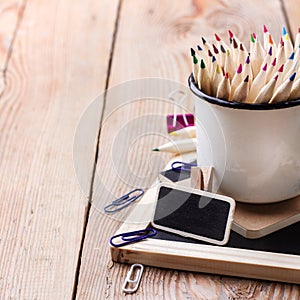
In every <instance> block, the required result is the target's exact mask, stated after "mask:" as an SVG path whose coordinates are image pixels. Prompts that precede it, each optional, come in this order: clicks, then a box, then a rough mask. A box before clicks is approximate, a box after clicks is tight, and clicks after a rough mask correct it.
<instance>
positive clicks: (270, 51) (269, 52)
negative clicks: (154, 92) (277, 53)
mask: <svg viewBox="0 0 300 300" xmlns="http://www.w3.org/2000/svg"><path fill="white" fill-rule="evenodd" d="M272 49H273V48H272V46H271V47H270V49H269V51H268V55H270V56H272Z"/></svg>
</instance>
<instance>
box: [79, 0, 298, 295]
mask: <svg viewBox="0 0 300 300" xmlns="http://www.w3.org/2000/svg"><path fill="white" fill-rule="evenodd" d="M266 11H268V14H266V13H265V12H266ZM263 24H266V25H267V26H268V28H269V30H270V31H272V33H273V32H274V37H275V38H277V39H278V38H279V35H280V32H281V27H282V24H285V20H284V15H283V13H282V10H281V4H280V2H279V1H272V2H268V1H265V2H261V1H259V0H256V1H251V2H249V3H247V4H245V3H244V2H243V3H242V2H241V1H138V0H128V1H125V0H124V1H122V6H121V11H120V18H119V22H118V30H117V34H116V44H115V49H114V52H113V61H112V73H111V76H110V78H109V80H110V86H115V85H117V84H120V83H123V82H124V81H128V80H133V79H137V78H143V77H149V76H150V77H151V76H152V77H161V78H169V79H172V80H176V81H179V82H182V83H184V84H186V81H187V77H188V74H189V73H190V72H191V65H190V57H189V48H190V47H191V46H196V44H197V43H198V40H199V39H200V37H201V36H210V37H211V39H212V38H213V34H214V33H215V32H218V33H220V34H221V35H222V36H227V33H226V31H227V29H229V28H231V29H232V30H233V31H234V32H235V33H236V34H237V35H238V36H239V37H240V39H244V38H245V39H246V38H247V39H248V36H249V32H252V31H255V32H259V31H260V32H261V30H262V25H263ZM113 94H114V93H113V92H112V95H113ZM116 94H118V93H116ZM123 94H124V95H126V93H125V92H124V93H123ZM123 101H124V99H122V97H113V96H110V95H108V97H107V100H106V109H105V119H104V124H103V125H102V127H101V136H100V146H99V158H98V165H97V173H98V177H99V181H97V180H96V181H95V185H94V195H93V201H94V204H93V206H92V209H91V214H90V217H89V220H88V226H87V231H86V239H85V243H84V249H83V256H82V263H81V270H80V278H79V285H78V293H77V298H78V299H99V298H104V297H105V298H107V299H123V298H124V294H122V292H121V285H122V283H123V281H124V279H125V276H126V274H127V271H128V269H129V267H128V266H126V265H119V264H112V263H111V261H110V257H109V256H108V253H109V246H108V240H109V237H110V236H111V235H112V234H113V233H114V232H115V231H116V230H117V228H118V227H119V226H120V224H121V222H122V221H123V220H124V218H125V217H126V213H125V212H124V213H121V215H118V216H106V215H104V214H103V213H102V211H101V210H102V209H103V205H104V203H109V202H111V201H112V200H113V199H115V198H116V197H117V196H120V195H122V194H124V193H125V192H128V190H129V189H130V188H131V189H132V188H133V185H134V184H138V183H139V181H138V180H136V181H135V180H134V178H132V174H133V173H137V174H140V175H141V174H143V172H144V171H145V170H146V171H148V172H149V167H153V165H155V166H158V165H159V164H158V163H157V162H156V160H157V159H158V158H157V157H155V158H151V155H153V154H151V151H149V150H150V149H151V148H152V147H153V146H154V145H155V146H156V144H157V143H158V142H159V143H163V142H165V135H164V136H163V135H159V134H160V133H163V130H164V127H163V123H161V124H160V126H159V127H156V128H155V130H157V131H156V132H157V133H158V134H157V135H152V136H147V138H144V139H142V138H141V137H140V132H141V128H142V129H145V130H146V125H145V124H146V123H145V122H143V121H144V119H143V118H141V120H142V121H141V122H140V123H139V122H137V124H136V125H134V127H133V128H131V127H130V126H129V125H130V124H131V121H132V120H137V119H138V118H139V116H143V115H145V114H146V115H147V114H148V113H149V112H153V113H154V114H157V113H158V112H159V113H160V114H166V113H169V112H170V109H171V107H170V106H168V105H167V104H166V103H163V104H161V103H158V102H155V101H153V102H152V106H151V105H150V104H146V103H145V101H140V99H138V100H137V101H136V99H134V101H133V100H132V101H130V102H129V103H128V102H126V101H125V103H126V104H125V105H124V102H123ZM122 104H123V106H122ZM149 105H150V106H149ZM168 110H169V111H168ZM120 118H121V120H120ZM124 124H125V125H124ZM126 128H127V129H128V128H130V130H129V129H128V130H127V131H126ZM120 132H121V133H122V134H120ZM119 134H120V135H119ZM116 137H119V138H122V137H124V138H125V137H128V138H129V140H130V141H131V140H134V137H136V139H137V141H138V142H136V143H135V144H134V143H133V147H135V146H136V145H138V147H137V148H136V149H139V151H138V152H135V151H133V152H132V153H131V154H130V151H128V150H127V149H126V151H125V152H124V150H123V148H122V145H124V144H122V143H120V145H119V146H120V147H119V148H118V150H119V152H120V157H122V155H123V162H124V161H126V160H129V161H130V164H129V165H130V167H131V169H128V166H127V167H126V166H124V165H122V160H121V159H120V158H119V157H117V158H118V159H117V160H116V161H114V159H115V157H114V155H115V154H114V153H115V152H114V150H113V149H115V148H114V144H116V143H117V142H116V140H117V141H118V139H117V138H116ZM112 153H113V155H112ZM111 155H112V157H111ZM166 158H167V157H165V156H162V157H161V161H162V162H163V161H165V160H166ZM153 161H154V162H153ZM155 162H156V163H155ZM144 166H147V167H146V168H145V167H144ZM150 169H151V168H150ZM128 170H129V172H127V176H125V175H126V171H128ZM132 170H134V172H132ZM123 175H124V176H125V177H123ZM143 176H144V185H145V187H147V185H148V184H150V183H151V180H150V179H152V177H151V176H148V177H147V176H145V174H144V175H143ZM140 177H142V176H140ZM286 295H288V296H290V295H292V296H293V297H296V298H297V297H299V288H298V287H297V286H294V285H285V284H277V283H268V282H263V281H256V280H252V281H250V280H242V279H240V278H230V277H220V276H209V275H207V274H201V273H190V272H183V271H180V272H179V271H175V270H174V271H172V270H164V269H158V268H150V267H149V268H148V267H147V268H146V270H145V273H144V275H143V279H142V282H141V286H140V288H139V290H138V292H137V293H136V294H134V295H128V296H126V297H127V298H130V299H282V298H284V297H286Z"/></svg>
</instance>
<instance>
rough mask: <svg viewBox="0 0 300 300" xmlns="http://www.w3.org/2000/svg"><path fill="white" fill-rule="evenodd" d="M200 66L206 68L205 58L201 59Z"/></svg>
mask: <svg viewBox="0 0 300 300" xmlns="http://www.w3.org/2000/svg"><path fill="white" fill-rule="evenodd" d="M200 67H201V69H204V68H205V63H204V60H203V59H201V62H200Z"/></svg>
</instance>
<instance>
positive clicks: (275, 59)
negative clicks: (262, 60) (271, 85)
mask: <svg viewBox="0 0 300 300" xmlns="http://www.w3.org/2000/svg"><path fill="white" fill-rule="evenodd" d="M276 61H277V58H276V57H275V58H274V59H273V61H272V66H273V67H275V66H276Z"/></svg>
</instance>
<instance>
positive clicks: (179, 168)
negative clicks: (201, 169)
mask: <svg viewBox="0 0 300 300" xmlns="http://www.w3.org/2000/svg"><path fill="white" fill-rule="evenodd" d="M176 165H178V166H177V167H176ZM196 166H197V164H190V163H185V162H183V161H174V162H173V163H172V165H171V168H172V170H173V171H187V172H190V171H191V168H192V167H196Z"/></svg>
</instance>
